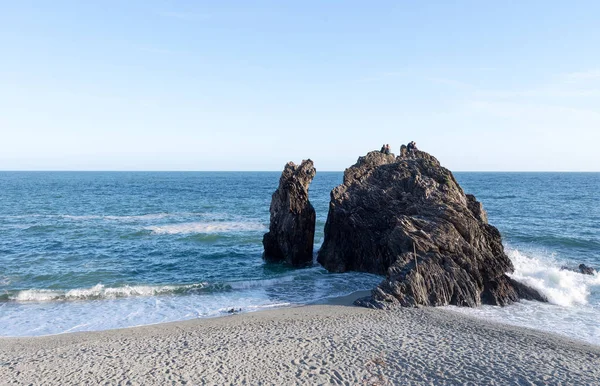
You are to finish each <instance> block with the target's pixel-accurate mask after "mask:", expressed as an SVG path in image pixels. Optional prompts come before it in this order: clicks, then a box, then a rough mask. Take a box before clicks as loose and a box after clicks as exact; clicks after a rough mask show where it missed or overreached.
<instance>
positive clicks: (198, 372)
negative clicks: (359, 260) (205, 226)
mask: <svg viewBox="0 0 600 386" xmlns="http://www.w3.org/2000/svg"><path fill="white" fill-rule="evenodd" d="M352 298H353V297H352V296H351V297H347V298H342V299H339V300H338V301H335V302H332V303H330V304H322V305H310V306H302V307H293V308H285V309H275V310H268V311H263V312H255V313H247V314H234V315H230V316H225V317H221V318H214V319H196V320H189V321H183V322H175V323H166V324H158V325H152V326H142V327H135V328H128V329H121V330H110V331H100V332H85V333H72V334H63V335H55V336H46V337H35V338H2V339H0V383H2V384H33V385H41V384H44V385H66V384H78V385H81V384H107V385H108V384H110V385H112V384H120V385H121V384H122V385H126V384H127V385H129V384H132V385H138V384H139V385H166V384H191V385H196V384H232V385H238V384H252V385H256V384H264V385H267V384H268V385H270V384H273V385H284V384H286V385H287V384H311V385H317V384H336V385H355V384H369V385H385V384H405V385H411V384H414V385H417V384H419V385H420V384H432V385H454V384H459V383H460V384H473V385H486V384H490V385H493V384H497V385H506V384H523V385H524V384H527V385H529V384H536V385H537V384H540V385H541V384H545V385H546V384H579V385H583V384H588V385H593V384H598V383H599V382H600V347H598V346H592V345H588V344H584V343H579V342H576V341H573V340H569V339H565V338H562V337H559V336H555V335H551V334H546V333H542V332H537V331H534V330H528V329H523V328H516V327H510V326H505V325H499V324H492V323H487V322H485V321H481V320H477V319H473V318H470V317H466V316H463V315H459V314H456V313H453V312H451V311H448V310H443V309H439V308H438V309H436V308H422V309H401V310H397V311H376V310H370V309H365V308H358V307H354V306H350V305H348V303H349V302H350V301H351V300H352Z"/></svg>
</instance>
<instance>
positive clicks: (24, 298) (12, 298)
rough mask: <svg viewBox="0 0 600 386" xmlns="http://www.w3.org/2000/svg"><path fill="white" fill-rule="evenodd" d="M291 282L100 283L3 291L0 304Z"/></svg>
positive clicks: (195, 291)
mask: <svg viewBox="0 0 600 386" xmlns="http://www.w3.org/2000/svg"><path fill="white" fill-rule="evenodd" d="M293 280H294V277H293V276H284V277H280V278H275V279H263V280H245V281H232V282H224V283H195V284H186V285H159V286H152V285H131V286H130V285H126V286H122V287H105V286H104V285H103V284H96V285H95V286H93V287H89V288H75V289H70V290H51V289H29V290H21V291H7V292H5V293H4V294H0V301H4V302H20V303H36V302H53V301H78V300H100V299H117V298H127V297H137V296H140V297H148V296H158V295H190V294H199V293H217V292H227V291H231V290H246V289H252V288H263V287H269V286H272V285H277V284H280V283H286V282H291V281H293Z"/></svg>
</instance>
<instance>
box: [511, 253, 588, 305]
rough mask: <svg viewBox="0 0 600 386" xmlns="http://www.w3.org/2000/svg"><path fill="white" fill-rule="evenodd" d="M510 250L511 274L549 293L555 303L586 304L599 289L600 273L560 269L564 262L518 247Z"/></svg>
mask: <svg viewBox="0 0 600 386" xmlns="http://www.w3.org/2000/svg"><path fill="white" fill-rule="evenodd" d="M507 254H508V256H509V257H510V259H511V260H512V262H513V265H514V267H515V271H514V273H512V274H510V276H511V277H512V278H513V279H515V280H517V281H519V282H521V283H523V284H526V285H528V286H530V287H532V288H535V289H536V290H538V291H539V292H540V293H541V294H543V295H544V296H546V298H547V299H548V301H549V302H550V303H552V304H557V305H560V306H565V307H570V306H577V305H586V304H588V300H589V297H590V295H591V294H592V293H593V292H600V274H598V273H597V272H596V274H594V275H583V274H581V273H577V272H572V271H569V270H562V269H560V267H561V264H558V262H555V261H552V260H550V259H547V258H539V257H535V256H527V255H525V254H523V253H521V252H519V250H517V249H508V250H507Z"/></svg>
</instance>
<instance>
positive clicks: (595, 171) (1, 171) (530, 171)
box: [0, 168, 600, 173]
mask: <svg viewBox="0 0 600 386" xmlns="http://www.w3.org/2000/svg"><path fill="white" fill-rule="evenodd" d="M446 169H448V168H446ZM448 170H450V169H448ZM450 171H451V172H452V173H600V170H450ZM27 172H29V173H276V172H281V170H191V169H186V170H140V169H137V170H134V169H132V170H109V169H90V170H68V169H0V173H27ZM343 172H344V170H321V171H319V170H317V173H343Z"/></svg>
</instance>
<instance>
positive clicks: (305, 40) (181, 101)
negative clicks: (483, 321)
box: [0, 0, 600, 171]
mask: <svg viewBox="0 0 600 386" xmlns="http://www.w3.org/2000/svg"><path fill="white" fill-rule="evenodd" d="M599 17H600V2H599V1H522V2H517V1H514V2H513V1H508V2H506V1H439V2H425V1H423V2H417V1H390V2H387V1H375V2H370V1H211V2H208V1H205V2H204V1H121V0H118V1H95V2H92V1H57V0H53V1H3V0H0V47H1V50H2V53H1V55H0V133H1V141H0V170H36V169H37V170H281V169H282V168H283V165H284V164H285V162H287V161H289V160H293V161H296V162H298V161H300V160H301V159H303V158H308V157H310V158H312V159H313V160H314V161H315V165H316V167H317V170H343V169H344V168H345V167H347V166H349V165H351V164H353V163H354V162H355V161H356V159H357V157H358V156H359V155H362V154H365V153H366V152H367V151H369V150H373V149H379V147H380V146H381V144H382V143H389V144H390V145H391V146H392V149H393V151H394V152H397V149H398V147H399V146H400V144H401V143H406V142H408V141H410V140H414V141H416V142H417V144H418V146H419V147H420V148H421V149H423V150H426V151H428V152H430V153H432V154H433V155H435V156H436V157H438V159H440V161H442V163H443V164H444V165H445V166H447V167H449V168H450V169H452V170H489V171H495V170H501V171H513V170H514V171H520V170H523V171H529V170H540V171H545V170H556V171H563V170H565V171H598V170H600V151H599V147H600V49H599V48H600V22H599Z"/></svg>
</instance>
